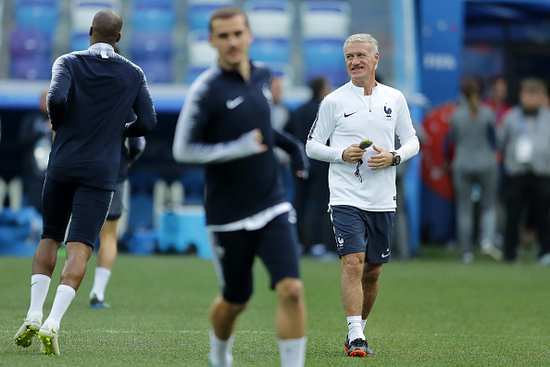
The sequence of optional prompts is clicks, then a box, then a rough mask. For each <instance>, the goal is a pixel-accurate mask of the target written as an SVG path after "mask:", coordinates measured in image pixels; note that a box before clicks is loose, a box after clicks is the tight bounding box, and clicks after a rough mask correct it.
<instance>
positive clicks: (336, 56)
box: [302, 38, 347, 85]
mask: <svg viewBox="0 0 550 367" xmlns="http://www.w3.org/2000/svg"><path fill="white" fill-rule="evenodd" d="M342 46H343V41H342V40H341V39H331V38H328V39H327V38H320V39H315V38H313V39H303V40H302V52H303V61H304V65H307V67H306V68H305V72H304V74H305V75H304V76H305V78H306V79H305V80H304V82H306V83H307V82H308V81H309V80H310V79H311V78H312V77H314V76H319V75H324V74H326V75H327V76H329V77H330V79H331V82H332V83H333V85H341V84H343V82H345V81H346V80H347V72H346V64H345V60H344V52H343V49H342Z"/></svg>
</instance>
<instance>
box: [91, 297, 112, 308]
mask: <svg viewBox="0 0 550 367" xmlns="http://www.w3.org/2000/svg"><path fill="white" fill-rule="evenodd" d="M90 308H111V306H109V304H108V303H106V302H105V301H100V300H98V299H97V296H96V295H95V294H94V296H93V297H92V299H91V300H90Z"/></svg>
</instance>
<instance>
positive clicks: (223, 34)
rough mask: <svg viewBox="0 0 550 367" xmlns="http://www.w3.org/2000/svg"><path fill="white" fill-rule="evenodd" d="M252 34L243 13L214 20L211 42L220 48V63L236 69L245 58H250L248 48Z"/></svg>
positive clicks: (227, 67)
mask: <svg viewBox="0 0 550 367" xmlns="http://www.w3.org/2000/svg"><path fill="white" fill-rule="evenodd" d="M251 43H252V34H251V33H250V30H249V29H248V27H247V26H246V21H245V18H244V17H243V16H242V15H235V16H233V17H231V18H228V19H221V18H218V19H215V20H214V21H213V22H212V32H211V33H210V44H211V45H212V46H213V47H214V48H216V49H217V50H218V56H219V63H220V66H221V67H222V68H224V69H230V70H236V69H238V67H239V65H240V63H241V62H242V61H243V60H245V59H246V60H248V48H249V46H250V44H251Z"/></svg>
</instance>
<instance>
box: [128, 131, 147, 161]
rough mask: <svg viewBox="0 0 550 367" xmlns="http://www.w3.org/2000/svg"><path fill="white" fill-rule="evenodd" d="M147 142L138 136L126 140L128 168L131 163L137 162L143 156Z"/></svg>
mask: <svg viewBox="0 0 550 367" xmlns="http://www.w3.org/2000/svg"><path fill="white" fill-rule="evenodd" d="M146 145H147V142H146V140H145V137H143V136H138V137H133V138H129V139H128V159H127V164H128V166H130V165H131V164H132V163H134V162H135V161H137V160H138V158H139V157H141V155H142V154H143V151H144V150H145V146H146Z"/></svg>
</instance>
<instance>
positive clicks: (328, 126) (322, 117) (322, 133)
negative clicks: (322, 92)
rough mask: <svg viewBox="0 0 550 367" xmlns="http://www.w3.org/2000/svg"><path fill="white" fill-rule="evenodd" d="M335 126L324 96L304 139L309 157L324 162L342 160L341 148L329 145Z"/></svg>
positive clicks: (330, 109) (328, 104)
mask: <svg viewBox="0 0 550 367" xmlns="http://www.w3.org/2000/svg"><path fill="white" fill-rule="evenodd" d="M334 127H335V118H334V116H333V114H332V108H331V106H330V103H329V102H327V99H326V98H325V99H324V100H323V101H322V102H321V104H320V105H319V111H318V112H317V117H316V118H315V121H314V122H313V125H312V126H311V129H310V130H309V134H308V136H307V140H306V154H307V156H308V157H309V158H312V159H316V160H319V161H325V162H343V161H344V160H343V157H342V154H343V150H342V149H341V148H334V147H330V146H328V145H327V144H326V142H327V141H328V140H329V139H330V137H331V135H332V132H333V131H334Z"/></svg>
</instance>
